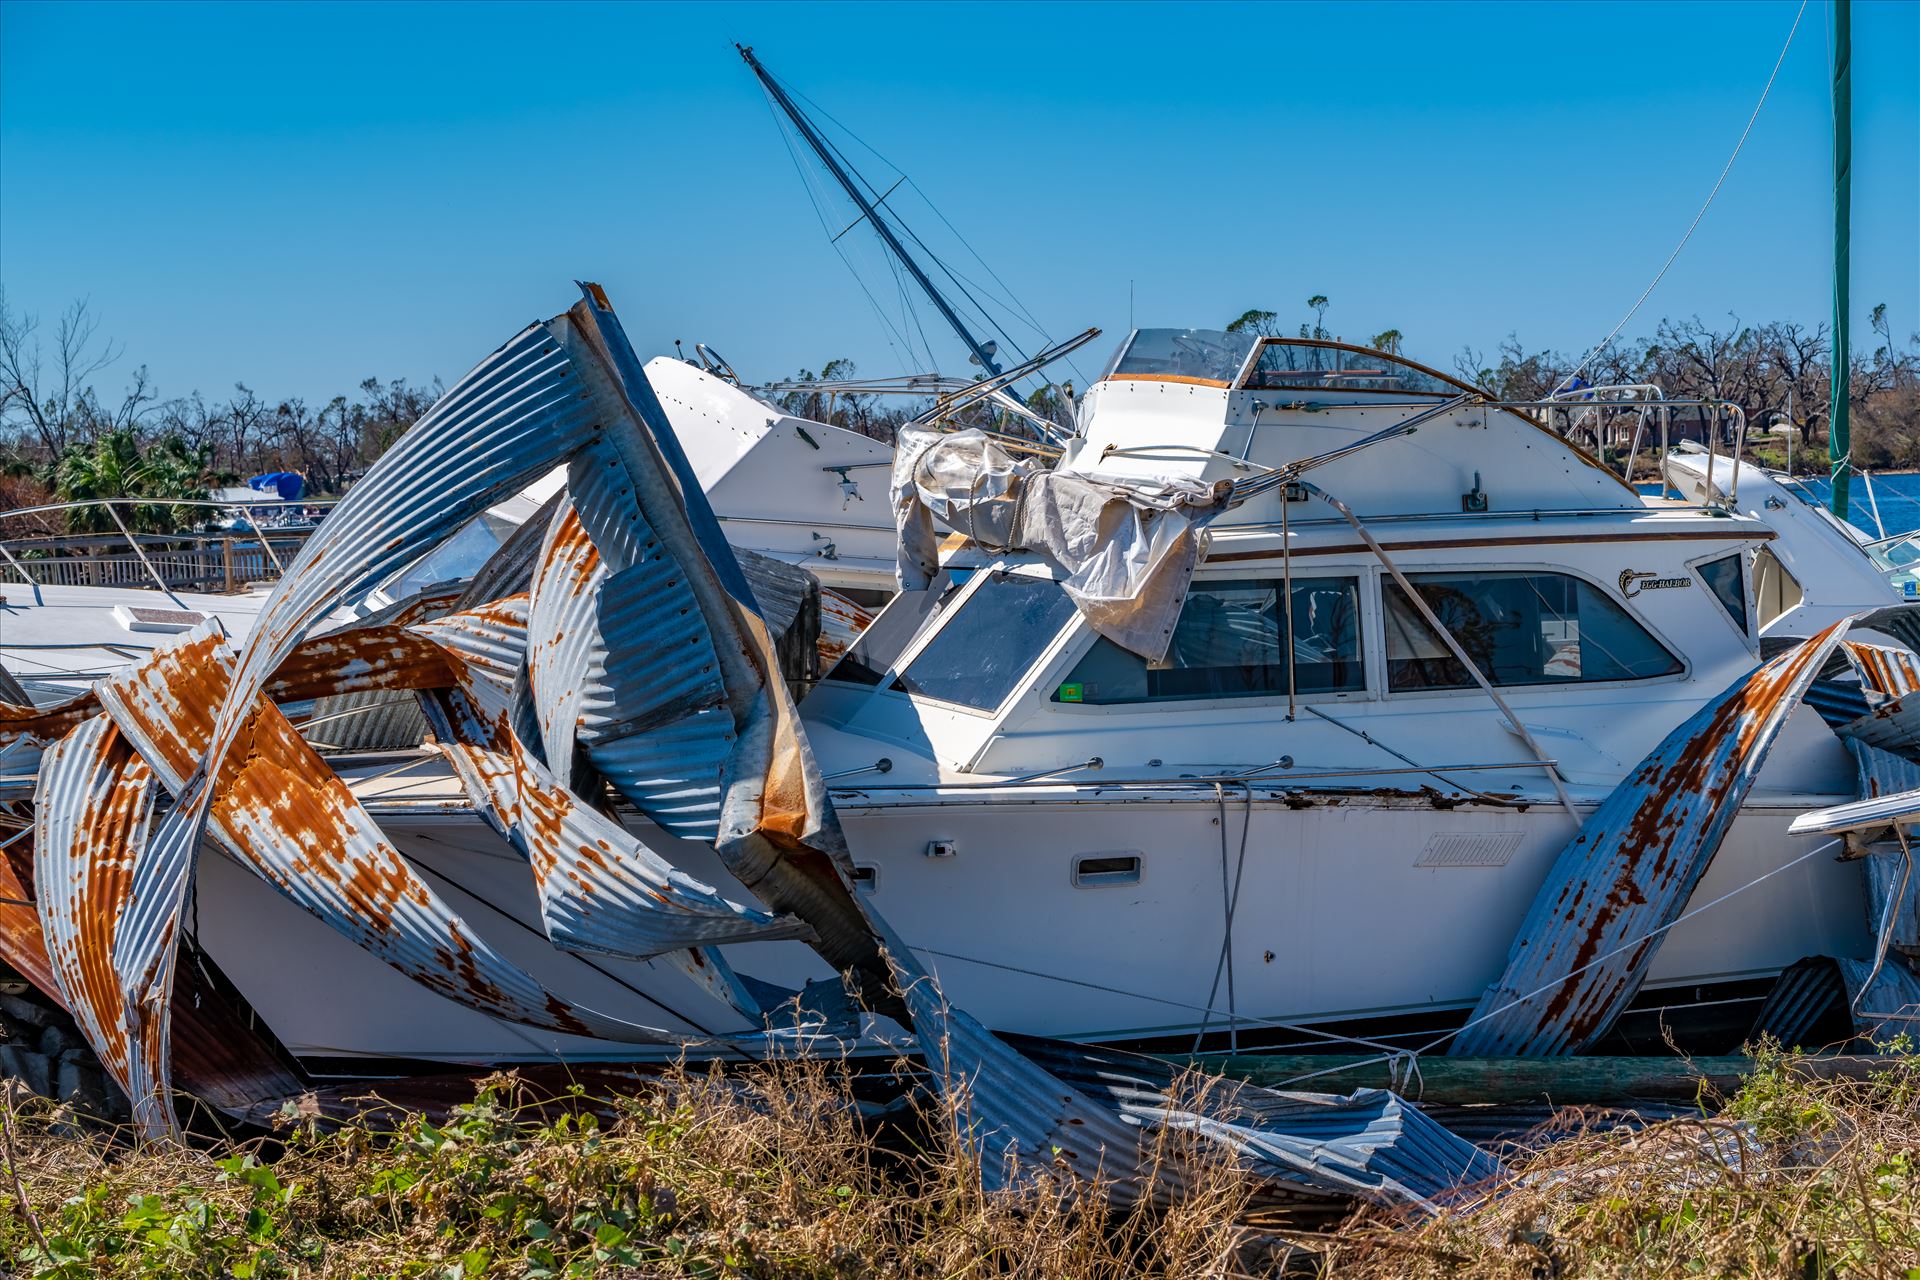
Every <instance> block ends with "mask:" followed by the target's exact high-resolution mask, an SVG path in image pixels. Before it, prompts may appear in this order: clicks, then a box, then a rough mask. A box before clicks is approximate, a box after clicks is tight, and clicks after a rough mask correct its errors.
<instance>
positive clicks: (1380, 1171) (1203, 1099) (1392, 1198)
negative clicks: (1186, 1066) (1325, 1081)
mask: <svg viewBox="0 0 1920 1280" xmlns="http://www.w3.org/2000/svg"><path fill="white" fill-rule="evenodd" d="M1006 1039H1007V1040H1008V1042H1009V1043H1010V1044H1011V1045H1012V1046H1013V1047H1014V1048H1016V1049H1018V1050H1019V1051H1020V1052H1021V1053H1022V1054H1024V1055H1025V1056H1026V1057H1028V1058H1029V1059H1031V1060H1032V1061H1033V1062H1035V1063H1036V1064H1038V1065H1039V1066H1041V1067H1043V1068H1045V1069H1046V1070H1047V1071H1049V1072H1051V1073H1052V1074H1053V1075H1054V1076H1055V1077H1056V1078H1058V1079H1060V1080H1061V1081H1063V1082H1065V1083H1066V1084H1069V1085H1072V1086H1073V1087H1074V1088H1076V1089H1079V1090H1081V1091H1082V1092H1083V1093H1085V1094H1086V1095H1087V1096H1089V1097H1092V1098H1096V1099H1098V1098H1104V1099H1106V1101H1107V1103H1108V1105H1110V1106H1112V1107H1114V1108H1116V1109H1118V1110H1119V1111H1120V1113H1121V1114H1122V1115H1123V1116H1126V1117H1128V1118H1130V1119H1133V1120H1137V1121H1139V1122H1140V1123H1142V1124H1147V1125H1171V1126H1175V1127H1179V1128H1185V1129H1194V1130H1197V1131H1199V1132H1201V1133H1202V1134H1204V1135H1205V1136H1206V1137H1208V1138H1209V1139H1211V1140H1212V1141H1214V1142H1217V1143H1219V1144H1220V1145H1222V1146H1224V1147H1226V1148H1227V1149H1229V1150H1231V1151H1233V1152H1234V1153H1235V1154H1236V1155H1237V1156H1238V1157H1239V1158H1240V1160H1241V1161H1243V1162H1244V1163H1245V1165H1246V1166H1247V1167H1248V1168H1250V1169H1251V1170H1253V1171H1254V1172H1255V1173H1257V1174H1259V1176H1260V1177H1261V1179H1262V1180H1263V1182H1265V1183H1266V1185H1267V1187H1268V1188H1269V1189H1280V1190H1284V1191H1289V1192H1292V1193H1295V1194H1297V1195H1300V1196H1302V1197H1307V1198H1312V1199H1323V1200H1332V1201H1335V1202H1345V1201H1346V1200H1349V1199H1360V1200H1366V1201H1370V1202H1372V1203H1375V1204H1386V1205H1414V1206H1418V1207H1420V1208H1426V1209H1431V1208H1433V1207H1435V1206H1437V1205H1439V1204H1441V1203H1443V1202H1444V1201H1446V1200H1448V1199H1449V1198H1451V1197H1453V1196H1455V1195H1456V1194H1458V1193H1459V1192H1460V1191H1461V1190H1462V1189H1463V1188H1468V1187H1477V1186H1483V1185H1486V1184H1490V1183H1492V1182H1493V1181H1494V1180H1495V1179H1497V1178H1499V1177H1500V1176H1501V1174H1502V1173H1503V1172H1504V1170H1503V1169H1502V1168H1501V1166H1500V1162H1499V1161H1498V1160H1495V1159H1494V1158H1493V1157H1492V1156H1490V1155H1488V1154H1487V1153H1486V1152H1484V1151H1482V1150H1480V1149H1479V1148H1477V1147H1475V1146H1474V1145H1473V1144H1472V1143H1471V1142H1468V1141H1466V1140H1464V1139H1462V1138H1460V1137H1458V1136H1456V1135H1455V1134H1453V1133H1451V1132H1449V1131H1448V1130H1447V1129H1446V1128H1444V1127H1443V1126H1441V1125H1439V1124H1437V1123H1435V1122H1434V1121H1433V1120H1432V1119H1430V1118H1429V1117H1428V1116H1427V1115H1426V1114H1425V1113H1424V1112H1423V1111H1422V1110H1421V1109H1420V1108H1419V1107H1416V1106H1413V1105H1411V1104H1410V1103H1408V1102H1407V1101H1406V1100H1405V1099H1403V1098H1401V1097H1400V1096H1399V1095H1398V1094H1396V1093H1393V1092H1391V1091H1390V1090H1386V1089H1358V1090H1355V1091H1354V1092H1353V1093H1352V1094H1350V1095H1348V1096H1346V1097H1339V1096H1335V1095H1332V1094H1322V1093H1295V1092H1286V1091H1280V1090H1274V1089H1265V1088H1261V1087H1259V1086H1256V1085H1251V1084H1243V1083H1241V1082H1239V1081H1236V1080H1224V1079H1210V1078H1207V1077H1204V1076H1183V1073H1181V1072H1179V1071H1177V1070H1176V1069H1175V1068H1174V1067H1173V1066H1172V1065H1171V1064H1169V1063H1167V1062H1165V1061H1163V1060H1161V1059H1158V1058H1149V1057H1146V1056H1144V1055H1141V1054H1134V1053H1122V1052H1118V1051H1116V1050H1112V1049H1100V1048H1090V1047H1088V1046H1086V1045H1080V1044H1068V1043H1063V1042H1061V1041H1058V1040H1039V1039H1035V1038H1032V1037H1028V1036H1009V1037H1006ZM1269 1194H1271V1190H1270V1191H1269Z"/></svg>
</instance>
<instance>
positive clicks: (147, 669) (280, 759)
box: [100, 626, 675, 1043]
mask: <svg viewBox="0 0 1920 1280" xmlns="http://www.w3.org/2000/svg"><path fill="white" fill-rule="evenodd" d="M234 680H235V675H234V663H233V660H232V658H231V657H230V656H229V655H228V654H227V653H226V651H225V648H224V646H223V645H222V644H221V643H220V637H219V636H218V635H217V634H215V633H214V632H213V630H212V629H211V627H210V626H202V627H200V628H197V629H196V630H194V631H191V632H188V633H186V634H185V635H183V636H181V637H179V638H177V639H176V640H175V641H174V642H173V643H171V644H169V645H166V646H163V647H161V648H159V649H156V650H155V651H154V653H153V655H152V656H151V657H150V658H149V659H148V661H147V662H145V663H143V664H141V665H140V666H139V667H137V668H134V669H133V670H132V671H130V672H126V673H123V674H120V675H116V676H114V677H112V678H110V679H109V680H107V681H105V682H103V683H102V685H101V686H100V689H101V696H102V701H103V702H104V703H105V704H106V707H107V710H108V713H109V714H110V715H112V716H113V718H114V722H115V723H116V724H117V725H118V726H119V727H120V729H121V731H122V732H123V733H125V734H126V735H127V737H128V738H129V739H130V740H131V741H132V742H133V744H134V746H135V748H136V749H137V750H138V751H139V752H140V754H141V756H142V757H143V758H144V759H145V760H146V761H147V762H148V764H150V765H151V766H153V769H154V772H155V774H156V776H158V777H159V779H160V781H161V783H162V784H163V785H164V786H166V787H167V788H168V789H169V790H176V791H177V789H178V788H179V787H180V786H181V785H182V784H183V783H184V782H185V780H186V778H187V776H188V773H189V771H190V770H191V769H192V767H193V766H194V764H195V762H196V761H198V760H199V759H200V758H202V754H203V753H204V752H205V751H206V750H207V744H208V741H209V739H210V738H211V736H212V734H213V732H214V728H215V726H214V720H213V709H214V708H215V707H218V706H220V705H221V704H222V699H223V698H225V696H226V695H227V693H228V691H229V690H230V689H231V688H232V687H233V681H234ZM238 743H239V744H240V745H242V746H243V747H244V748H245V749H244V750H243V751H237V752H235V753H234V754H233V755H232V756H230V757H229V759H228V761H227V762H226V764H224V765H223V767H222V769H221V771H220V773H219V775H218V776H217V777H216V778H215V780H214V787H213V805H212V814H211V818H212V822H211V826H210V833H211V834H212V835H213V837H214V838H215V839H216V840H217V841H218V842H219V843H220V844H221V846H222V847H223V848H225V849H226V850H227V851H228V852H230V853H231V854H232V855H233V856H234V857H235V858H236V859H238V860H239V861H240V862H241V863H242V864H243V865H245V866H248V867H251V868H252V869H253V870H254V871H255V872H256V873H257V874H259V875H260V876H261V878H262V879H264V880H266V881H267V882H268V883H269V884H272V885H273V886H274V887H275V888H277V889H279V890H280V892H281V893H283V894H284V895H286V897H288V898H289V899H290V900H292V901H293V902H295V903H296V904H298V905H299V906H301V907H302V908H304V909H305V910H307V911H308V912H310V913H311V914H312V915H314V916H315V917H316V918H318V919H319V920H321V921H323V922H324V923H326V924H327V925H329V926H330V927H332V928H333V929H335V930H336V931H338V932H339V933H340V934H341V935H342V936H344V937H346V938H348V939H350V940H351V941H353V942H354V943H355V944H357V945H359V946H360V947H362V948H364V949H365V950H366V951H368V952H369V953H370V954H372V955H374V956H376V957H378V958H379V959H380V960H382V961H384V962H386V963H387V964H389V965H391V966H392V967H393V968H395V969H397V970H399V971H400V972H401V973H404V974H405V975H407V976H408V977H409V978H412V979H413V980H414V981H416V982H418V983H420V984H421V985H422V986H425V987H426V988H428V989H429V990H431V991H434V992H436V993H437V994H440V995H443V996H446V997H447V998H449V999H451V1000H455V1001H457V1002H459V1003H461V1004H464V1005H467V1006H468V1007H471V1008H475V1009H479V1010H481V1011H482V1012H485V1013H489V1014H492V1015H493V1016H496V1017H501V1018H506V1019H509V1020H511V1021H515V1022H521V1023H525V1024H527V1025H530V1026H537V1027H544V1028H547V1029H549V1030H554V1031H564V1032H572V1033H575V1034H581V1035H600V1036H604V1037H606V1038H608V1039H612V1040H627V1041H638V1042H643V1043H671V1042H673V1041H674V1039H675V1038H674V1037H673V1036H671V1035H669V1034H668V1033H666V1032H663V1031H659V1030H656V1029H654V1028H649V1027H641V1026H638V1025H636V1024H633V1023H629V1022H626V1021H624V1020H622V1019H618V1018H613V1017H608V1016H606V1015H604V1014H600V1013H596V1012H594V1011H592V1010H588V1009H584V1008H579V1007H576V1006H570V1005H568V1004H567V1003H566V1002H564V1001H562V1000H560V999H559V998H558V997H556V996H554V995H552V994H551V993H550V992H548V991H547V990H546V989H545V988H544V987H542V986H541V985H540V983H539V982H538V981H537V980H535V979H534V978H533V977H532V976H531V975H529V974H527V973H526V972H525V971H523V970H522V969H520V968H519V967H518V966H517V965H514V964H513V963H512V962H510V961H508V960H507V959H506V958H505V957H503V956H501V955H499V954H498V953H497V952H495V951H494V950H493V948H492V946H491V945H490V944H489V943H487V942H486V940H485V939H484V938H483V937H481V936H480V935H479V934H478V933H476V932H475V931H474V930H473V929H472V928H471V927H470V926H469V925H468V924H467V923H466V922H465V921H464V920H462V919H461V918H460V917H459V916H458V915H456V914H455V913H454V912H453V910H452V909H451V908H450V907H448V906H447V904H446V903H445V902H444V901H442V900H441V898H440V896H439V895H438V893H436V892H435V891H434V889H433V888H432V886H431V885H429V884H428V883H427V882H426V881H425V880H423V879H422V878H421V877H420V876H419V875H418V873H416V872H415V871H414V870H413V868H412V867H411V866H410V865H409V864H408V863H407V861H406V860H405V859H404V858H402V857H401V856H400V854H399V853H398V852H397V851H396V850H395V849H394V848H393V846H392V845H391V844H389V843H388V842H387V840H386V838H385V837H384V836H383V835H382V834H381V832H380V829H379V827H378V826H377V825H376V824H375V823H374V821H373V819H372V817H371V816H370V815H369V814H368V813H367V812H366V811H365V810H364V809H363V808H361V806H360V804H359V802H358V801H357V800H355V799H354V797H353V793H352V791H351V790H350V789H349V788H348V786H347V784H346V783H345V782H344V781H342V780H341V779H340V778H339V776H338V775H336V774H335V773H334V772H333V771H332V770H331V769H329V768H328V767H327V766H326V763H325V762H324V761H323V760H321V759H320V757H319V756H318V754H316V753H315V752H314V750H313V749H312V747H310V746H309V745H308V744H307V743H306V742H305V741H303V740H302V739H301V738H300V736H299V734H298V733H296V732H295V731H294V729H293V727H292V725H291V724H289V723H288V722H287V719H286V717H285V716H284V715H282V714H281V712H280V710H279V708H277V707H275V706H274V705H273V704H272V703H271V702H268V701H267V700H266V699H265V698H257V699H256V700H255V709H254V713H253V715H251V716H249V717H248V718H247V719H246V720H245V721H243V722H242V724H241V727H240V733H239V735H238ZM167 870H168V871H169V872H171V871H172V869H171V868H168V869H167ZM139 889H140V886H139V885H138V884H136V890H135V908H136V910H135V912H133V913H130V915H129V918H128V921H127V924H128V925H129V926H134V927H136V928H138V929H139V935H138V936H143V937H144V935H146V934H147V933H149V932H154V933H157V932H158V930H157V929H153V928H152V927H151V925H150V924H149V921H148V919H147V913H150V912H154V911H156V910H158V909H160V908H161V907H162V906H165V907H166V910H167V914H166V919H167V921H168V922H169V924H170V923H171V921H172V919H173V918H174V916H175V914H177V905H175V904H177V902H178V897H177V896H173V897H171V898H169V896H168V895H167V894H164V893H156V894H154V895H153V896H151V897H142V895H141V894H140V892H139ZM125 937H126V929H125V928H124V927H123V931H122V938H123V939H124V938H125ZM119 945H120V941H119V940H117V941H116V948H117V949H118V947H119ZM151 945H153V944H145V943H143V946H151ZM142 954H143V955H144V954H146V953H145V952H143V953H142ZM124 973H125V969H124V968H123V974H124Z"/></svg>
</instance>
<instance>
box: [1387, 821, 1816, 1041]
mask: <svg viewBox="0 0 1920 1280" xmlns="http://www.w3.org/2000/svg"><path fill="white" fill-rule="evenodd" d="M1839 843H1840V841H1839V840H1838V839H1834V840H1829V841H1827V842H1826V843H1825V844H1823V845H1819V846H1817V847H1815V848H1812V849H1809V850H1807V852H1805V853H1803V854H1801V855H1800V856H1799V857H1797V858H1795V859H1794V860H1793V861H1792V862H1783V863H1781V864H1780V865H1779V866H1777V867H1775V868H1774V869H1773V870H1771V871H1768V872H1765V873H1763V874H1761V875H1758V876H1755V877H1754V878H1753V879H1751V880H1749V881H1747V882H1746V883H1745V884H1743V885H1740V886H1739V887H1738V888H1734V889H1729V890H1727V892H1725V893H1723V894H1721V895H1720V896H1719V897H1717V898H1715V899H1713V900H1712V901H1711V902H1703V903H1701V904H1700V905H1699V906H1697V907H1695V908H1694V909H1693V910H1691V911H1687V912H1683V913H1682V914H1680V915H1679V916H1677V917H1675V918H1674V919H1673V920H1672V921H1670V922H1668V923H1667V924H1663V925H1661V926H1660V927H1659V928H1657V929H1650V930H1648V931H1647V932H1646V933H1644V934H1642V935H1641V936H1640V937H1638V938H1634V939H1631V940H1630V941H1627V942H1623V943H1621V944H1620V945H1619V946H1617V947H1615V948H1614V949H1613V950H1611V951H1609V952H1607V953H1606V954H1605V955H1601V956H1595V957H1594V958H1593V959H1592V960H1589V961H1588V962H1587V963H1585V964H1583V965H1581V966H1580V967H1579V968H1578V969H1574V970H1572V971H1571V972H1569V973H1566V974H1563V975H1561V976H1560V977H1558V978H1555V979H1554V980H1553V981H1552V982H1549V983H1546V984H1544V985H1542V986H1539V987H1536V988H1534V989H1533V990H1532V991H1529V992H1527V993H1526V994H1525V995H1523V996H1518V997H1516V998H1514V999H1512V1000H1509V1001H1508V1002H1507V1003H1506V1004H1503V1005H1500V1006H1498V1007H1496V1008H1493V1009H1489V1010H1487V1011H1486V1012H1485V1013H1483V1014H1481V1015H1480V1016H1479V1017H1477V1018H1474V1019H1471V1020H1470V1021H1467V1022H1464V1023H1462V1024H1461V1025H1460V1026H1458V1027H1456V1028H1454V1029H1453V1030H1452V1031H1449V1032H1447V1033H1446V1034H1445V1035H1443V1036H1439V1037H1437V1038H1435V1039H1433V1040H1430V1041H1428V1042H1427V1043H1426V1044H1423V1045H1421V1046H1420V1047H1419V1048H1418V1049H1416V1050H1414V1052H1415V1053H1425V1052H1427V1051H1428V1050H1429V1049H1432V1048H1434V1047H1435V1046H1437V1045H1442V1044H1445V1043H1446V1042H1447V1041H1449V1040H1451V1039H1453V1038H1454V1037H1455V1036H1457V1035H1459V1034H1460V1033H1461V1032H1462V1031H1465V1030H1466V1029H1467V1028H1468V1027H1473V1026H1478V1025H1479V1024H1480V1023H1482V1022H1485V1021H1487V1020H1488V1019H1489V1018H1496V1017H1498V1016H1499V1015H1501V1014H1503V1013H1505V1012H1506V1011H1507V1010H1509V1009H1515V1008H1518V1007H1519V1006H1521V1005H1523V1004H1526V1003H1527V1002H1528V1001H1529V1000H1532V999H1534V998H1535V997H1537V996H1543V995H1545V994H1546V993H1547V992H1549V991H1551V990H1553V989H1554V988H1555V987H1557V986H1560V985H1561V984H1562V983H1565V982H1568V981H1570V980H1571V979H1574V978H1577V977H1579V976H1580V975H1581V974H1583V973H1585V972H1586V971H1587V970H1589V969H1591V968H1594V967H1595V966H1596V965H1600V964H1604V963H1606V962H1607V961H1608V960H1611V959H1613V958H1614V957H1615V956H1617V955H1621V954H1623V953H1624V952H1628V951H1631V950H1633V949H1634V948H1635V947H1638V946H1639V945H1641V944H1642V943H1644V942H1647V941H1649V940H1651V939H1653V938H1657V937H1659V936H1660V935H1661V934H1663V933H1665V932H1667V931H1668V930H1669V929H1673V928H1676V927H1677V926H1679V925H1681V924H1684V923H1686V922H1687V921H1688V920H1691V919H1693V917H1695V916H1697V915H1699V914H1700V913H1701V912H1702V911H1705V910H1707V909H1708V908H1710V907H1717V906H1719V905H1720V904H1721V903H1723V902H1725V901H1726V900H1727V899H1729V898H1731V897H1733V896H1734V895H1735V894H1740V893H1745V892H1746V891H1747V890H1748V889H1751V888H1753V886H1755V885H1757V884H1759V883H1760V882H1761V881H1763V880H1771V879H1772V878H1773V877H1774V876H1777V875H1779V874H1780V873H1781V872H1782V871H1790V870H1792V869H1793V868H1794V867H1797V866H1799V865H1800V864H1801V863H1803V862H1805V861H1807V860H1808V859H1810V858H1812V857H1814V856H1815V855H1817V854H1822V853H1825V852H1827V851H1828V850H1829V849H1832V848H1833V847H1834V846H1835V845H1837V844H1839Z"/></svg>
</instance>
